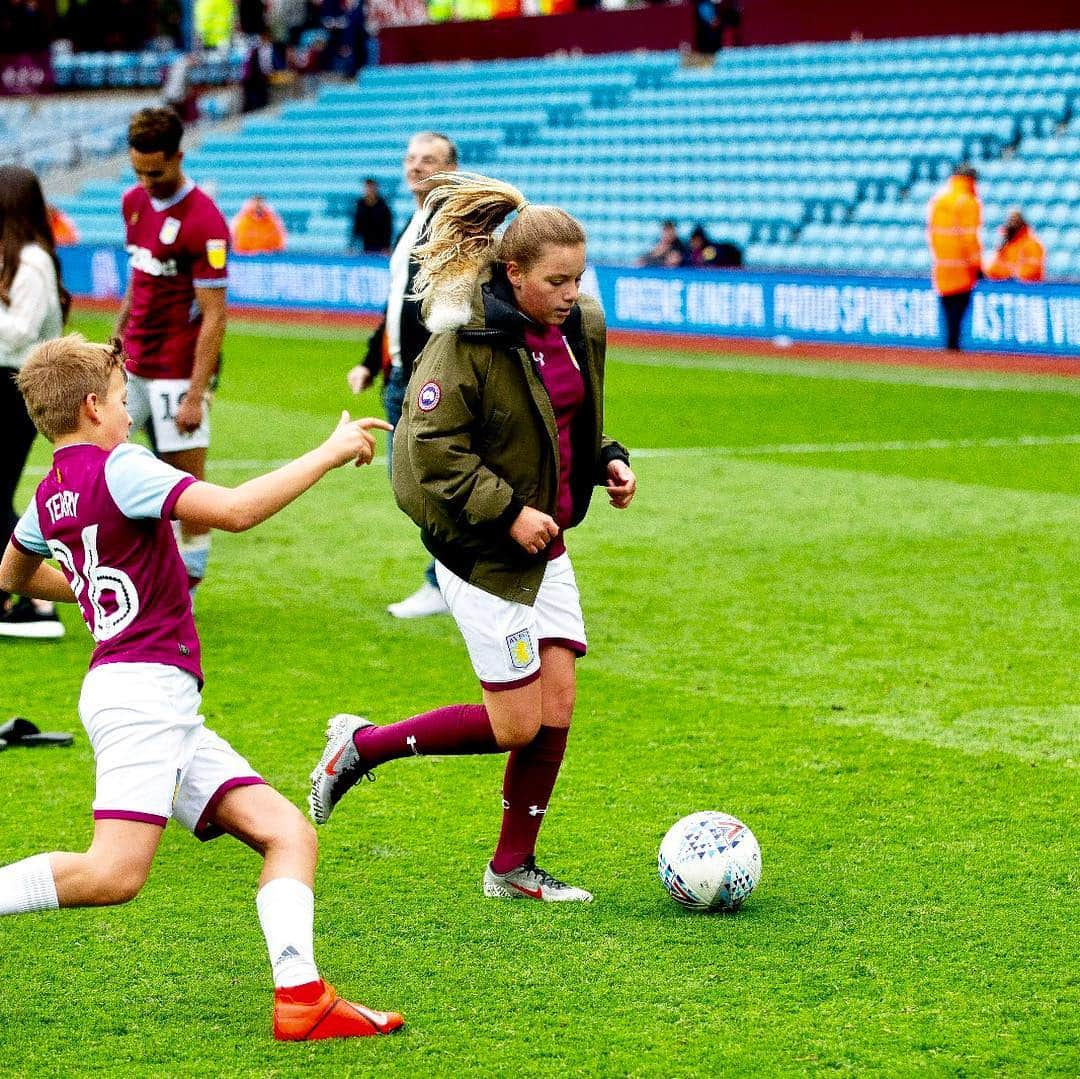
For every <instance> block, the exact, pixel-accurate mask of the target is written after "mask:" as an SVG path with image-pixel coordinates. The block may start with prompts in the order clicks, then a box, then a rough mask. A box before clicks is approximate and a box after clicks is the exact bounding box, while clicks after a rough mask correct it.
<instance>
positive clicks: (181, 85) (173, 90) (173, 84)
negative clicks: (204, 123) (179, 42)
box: [161, 53, 199, 124]
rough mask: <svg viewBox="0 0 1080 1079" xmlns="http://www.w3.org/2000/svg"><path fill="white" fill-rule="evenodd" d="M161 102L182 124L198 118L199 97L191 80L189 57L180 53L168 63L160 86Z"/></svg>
mask: <svg viewBox="0 0 1080 1079" xmlns="http://www.w3.org/2000/svg"><path fill="white" fill-rule="evenodd" d="M161 103H162V105H164V106H165V107H166V108H169V109H172V110H173V112H175V113H176V115H177V116H179V117H180V121H181V122H182V123H184V124H193V123H194V122H195V121H196V120H197V119H198V118H199V97H198V94H197V93H196V91H195V86H194V83H193V82H192V81H191V57H190V56H188V55H187V54H186V53H181V54H180V55H179V56H177V57H176V59H175V60H173V62H172V64H170V65H169V70H168V72H167V74H166V75H165V82H164V84H163V85H162V87H161Z"/></svg>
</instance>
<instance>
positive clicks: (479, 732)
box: [353, 704, 501, 768]
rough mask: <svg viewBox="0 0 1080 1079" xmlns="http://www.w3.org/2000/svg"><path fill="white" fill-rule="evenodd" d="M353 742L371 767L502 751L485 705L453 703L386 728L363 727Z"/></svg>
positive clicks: (367, 765) (365, 763) (366, 765)
mask: <svg viewBox="0 0 1080 1079" xmlns="http://www.w3.org/2000/svg"><path fill="white" fill-rule="evenodd" d="M353 742H354V744H355V746H356V751H357V752H358V753H359V754H360V756H361V758H362V759H363V762H364V765H365V767H368V768H374V767H375V766H376V765H379V764H383V763H385V762H386V761H393V760H397V759H398V758H399V757H409V756H417V757H427V756H437V755H443V756H465V755H467V754H470V753H499V752H501V750H500V748H499V744H498V742H496V741H495V733H494V731H492V729H491V720H490V719H488V714H487V709H486V708H485V707H484V706H483V705H482V704H450V705H447V706H446V707H445V708H436V709H435V710H434V711H433V712H424V713H423V714H422V715H419V716H413V717H412V718H411V719H403V720H401V721H400V722H399V723H391V724H389V725H387V726H385V727H363V728H361V729H360V730H358V731H357V732H356V734H355V735H354V736H353Z"/></svg>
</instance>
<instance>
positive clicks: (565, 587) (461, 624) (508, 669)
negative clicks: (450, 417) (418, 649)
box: [435, 554, 587, 690]
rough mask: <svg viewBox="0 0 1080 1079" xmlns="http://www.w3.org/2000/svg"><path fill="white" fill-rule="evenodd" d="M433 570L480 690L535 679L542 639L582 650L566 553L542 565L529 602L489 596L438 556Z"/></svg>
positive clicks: (578, 599) (578, 603)
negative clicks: (462, 639)
mask: <svg viewBox="0 0 1080 1079" xmlns="http://www.w3.org/2000/svg"><path fill="white" fill-rule="evenodd" d="M435 575H436V577H437V578H438V580H439V588H440V589H441V590H442V594H443V599H445V600H446V605H447V607H449V608H450V613H451V614H452V615H453V616H454V621H455V622H457V625H458V629H459V630H461V635H462V637H464V638H465V647H466V648H467V649H468V651H469V659H470V660H472V665H473V670H474V671H476V676H477V678H479V679H480V684H481V685H482V686H483V687H484V689H492V690H501V689H515V688H517V687H518V686H524V685H528V683H529V682H532V681H534V680H535V679H537V678H539V677H540V645H541V644H543V643H550V644H560V645H562V646H563V647H564V648H569V649H570V651H571V652H574V653H575V654H576V655H579V656H583V655H585V649H586V643H587V642H586V640H585V620H584V619H583V618H582V615H581V597H580V595H579V594H578V586H577V579H576V578H575V577H574V567H573V566H572V565H571V564H570V556H569V555H568V554H561V555H559V557H558V558H555V559H552V560H551V561H550V562H549V563H548V564H547V569H546V570H545V571H544V579H543V581H541V582H540V589H539V591H538V592H537V593H536V602H535V603H534V604H533V606H531V607H529V606H527V605H526V604H524V603H513V602H511V601H510V600H506V599H500V598H499V597H498V596H493V595H492V594H491V593H490V592H485V591H484V590H483V589H481V588H477V587H476V586H475V585H471V584H469V582H468V581H464V580H462V579H461V578H460V577H458V576H457V574H455V573H451V572H450V570H448V569H447V568H446V567H445V566H444V565H443V564H442V563H441V562H438V561H436V563H435Z"/></svg>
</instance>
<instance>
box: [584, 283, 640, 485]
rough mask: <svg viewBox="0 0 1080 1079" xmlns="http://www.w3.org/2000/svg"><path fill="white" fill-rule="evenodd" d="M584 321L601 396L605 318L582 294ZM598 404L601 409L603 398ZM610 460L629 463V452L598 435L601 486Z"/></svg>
mask: <svg viewBox="0 0 1080 1079" xmlns="http://www.w3.org/2000/svg"><path fill="white" fill-rule="evenodd" d="M578 304H579V306H580V307H581V317H582V320H583V323H584V330H585V335H586V337H587V338H588V339H589V342H590V345H591V347H592V350H593V354H594V356H595V358H596V370H597V375H598V384H599V390H600V394H601V397H602V395H603V392H604V367H605V365H606V363H607V320H606V319H605V318H604V309H603V308H602V307H601V306H600V304H599V303H598V302H597V301H596V300H594V299H593V298H592V297H591V296H582V297H581V298H580V299H579V301H578ZM598 403H599V406H600V408H601V411H602V409H603V400H601V401H600V402H598ZM612 461H624V462H625V463H626V464H627V465H629V464H630V454H629V452H628V451H627V449H626V447H625V446H623V445H621V444H620V443H618V442H616V441H615V439H613V438H608V436H607V435H605V434H601V435H600V456H599V457H598V458H597V461H596V474H595V476H594V482H595V483H596V485H597V486H599V487H603V486H604V485H605V484H606V483H607V467H608V465H609V464H610V463H611V462H612Z"/></svg>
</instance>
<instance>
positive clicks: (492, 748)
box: [309, 565, 541, 824]
mask: <svg viewBox="0 0 1080 1079" xmlns="http://www.w3.org/2000/svg"><path fill="white" fill-rule="evenodd" d="M437 568H438V573H439V585H440V587H441V588H442V591H443V594H444V595H445V596H446V600H447V603H448V604H449V606H450V612H451V614H452V615H453V616H454V619H455V621H456V622H457V624H458V629H460V630H461V633H462V636H463V637H464V638H465V644H466V647H467V648H468V651H469V657H470V659H471V660H472V664H473V669H474V670H475V672H476V674H477V676H478V677H479V679H480V684H481V686H482V687H483V689H484V703H483V704H482V705H480V704H454V705H449V706H447V707H444V708H436V709H434V710H433V711H430V712H423V713H421V714H420V715H416V716H412V717H411V718H409V719H404V720H401V721H400V722H398V723H391V724H389V725H387V726H383V727H377V726H375V725H374V724H373V723H371V722H369V721H368V720H367V719H364V718H363V717H362V716H355V715H350V714H347V713H345V714H341V715H337V716H334V718H333V719H331V721H330V726H329V728H328V730H327V736H326V746H325V748H324V750H323V755H322V757H321V759H320V760H319V763H318V764H317V765H316V766H315V770H314V771H313V772H312V773H311V794H310V796H309V804H310V807H311V816H312V818H313V819H314V821H315V822H316V823H317V824H325V823H326V821H327V820H328V819H329V817H330V814H331V812H332V811H333V808H334V806H335V805H336V804H337V803H338V801H340V799H341V798H342V796H343V795H344V794H345V793H346V791H348V790H349V789H350V788H351V787H352V786H353V785H354V784H356V783H357V782H358V781H359V780H360V779H361V778H363V776H365V775H368V774H370V773H371V771H372V769H374V768H376V767H378V766H379V765H380V764H385V763H386V762H387V761H392V760H397V759H399V758H402V757H409V756H417V757H419V756H432V755H434V756H455V755H456V756H460V755H464V754H477V753H501V752H503V751H505V750H508V749H515V748H517V747H519V746H523V745H527V744H528V743H529V742H531V741H532V739H533V738H534V737H535V736H536V732H537V730H538V729H539V726H540V715H541V694H540V687H539V679H540V656H539V652H538V650H537V644H536V639H535V635H534V633H533V630H532V626H533V623H534V621H535V616H534V612H533V609H532V608H531V607H528V606H525V605H524V604H521V603H512V602H509V601H507V600H503V599H500V598H499V597H497V596H493V595H491V594H490V593H487V592H484V591H483V590H481V589H479V588H476V587H475V586H473V585H470V584H469V583H468V582H466V581H464V580H462V579H461V578H460V577H458V576H456V575H455V574H453V573H451V572H450V571H449V570H447V569H446V567H445V566H442V565H439V566H438V567H437Z"/></svg>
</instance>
